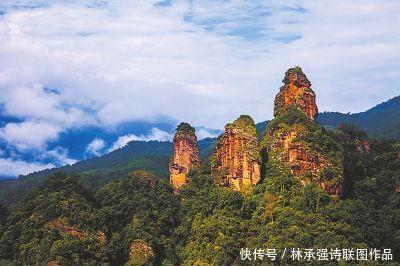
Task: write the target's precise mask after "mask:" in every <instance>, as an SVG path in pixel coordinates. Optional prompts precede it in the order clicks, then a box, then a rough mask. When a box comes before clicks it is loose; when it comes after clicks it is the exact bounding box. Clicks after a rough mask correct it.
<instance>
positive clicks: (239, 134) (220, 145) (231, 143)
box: [211, 116, 260, 191]
mask: <svg viewBox="0 0 400 266" xmlns="http://www.w3.org/2000/svg"><path fill="white" fill-rule="evenodd" d="M211 171H212V175H213V177H214V178H215V179H216V180H217V182H218V183H220V184H221V185H223V186H226V187H230V188H232V189H234V190H242V191H243V190H245V189H248V188H251V187H252V186H254V185H256V184H257V183H258V181H259V180H260V152H259V148H258V139H257V130H256V128H255V125H254V121H253V119H252V118H251V117H249V116H241V117H239V118H238V119H237V120H235V122H233V123H232V124H228V125H226V126H225V133H224V134H223V135H221V136H220V137H219V139H218V140H217V143H216V144H215V147H214V158H213V162H212V165H211Z"/></svg>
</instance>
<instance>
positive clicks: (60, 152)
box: [45, 147, 77, 166]
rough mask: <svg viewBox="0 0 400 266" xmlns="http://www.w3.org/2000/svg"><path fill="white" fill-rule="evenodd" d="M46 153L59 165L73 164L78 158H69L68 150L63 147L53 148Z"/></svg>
mask: <svg viewBox="0 0 400 266" xmlns="http://www.w3.org/2000/svg"><path fill="white" fill-rule="evenodd" d="M45 155H46V156H47V157H50V158H51V159H52V161H54V162H55V163H56V164H57V166H60V165H66V164H69V165H72V164H74V163H76V162H77V160H75V159H71V158H69V157H68V150H67V149H65V148H62V147H56V148H55V149H53V150H50V151H47V152H46V153H45Z"/></svg>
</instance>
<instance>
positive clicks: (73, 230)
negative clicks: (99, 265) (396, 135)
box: [49, 218, 106, 244]
mask: <svg viewBox="0 0 400 266" xmlns="http://www.w3.org/2000/svg"><path fill="white" fill-rule="evenodd" d="M49 226H50V228H51V229H55V230H57V231H59V232H60V233H61V234H66V235H70V236H73V237H77V238H82V237H87V236H92V237H96V238H97V239H98V240H99V241H100V243H103V244H104V243H105V241H106V236H105V234H104V232H102V231H98V232H89V231H85V230H82V229H80V228H78V227H77V226H72V225H70V224H69V223H68V222H67V221H65V220H62V219H58V218H57V219H54V220H53V221H51V222H50V224H49Z"/></svg>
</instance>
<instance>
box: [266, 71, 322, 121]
mask: <svg viewBox="0 0 400 266" xmlns="http://www.w3.org/2000/svg"><path fill="white" fill-rule="evenodd" d="M282 82H283V83H284V85H283V86H282V87H281V88H280V91H279V93H278V94H277V95H276V98H275V109H274V114H275V116H277V115H279V114H280V113H282V112H284V111H285V110H286V109H287V108H288V107H289V106H291V105H294V106H296V107H297V108H298V109H299V110H301V111H302V112H304V113H305V114H306V115H307V116H308V117H309V118H310V119H313V120H315V119H316V118H317V116H318V107H317V104H316V102H315V93H314V91H313V90H312V89H311V83H310V81H309V80H308V79H307V77H306V75H304V73H303V71H302V70H301V68H300V67H294V68H291V69H289V70H288V71H286V73H285V78H284V79H283V81H282Z"/></svg>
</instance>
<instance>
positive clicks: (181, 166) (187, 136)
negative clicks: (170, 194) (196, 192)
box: [169, 123, 200, 192]
mask: <svg viewBox="0 0 400 266" xmlns="http://www.w3.org/2000/svg"><path fill="white" fill-rule="evenodd" d="M173 141H174V157H173V158H172V160H171V163H170V165H169V172H170V179H169V180H170V184H171V186H172V187H173V188H174V191H175V192H179V189H180V188H181V186H183V185H184V184H186V182H187V180H186V176H187V173H188V172H189V170H190V169H193V168H196V167H199V166H200V154H199V149H198V147H197V137H196V134H195V129H194V128H193V127H192V126H190V125H189V124H188V123H181V124H180V125H179V126H178V127H177V128H176V133H175V136H174V140H173Z"/></svg>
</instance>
